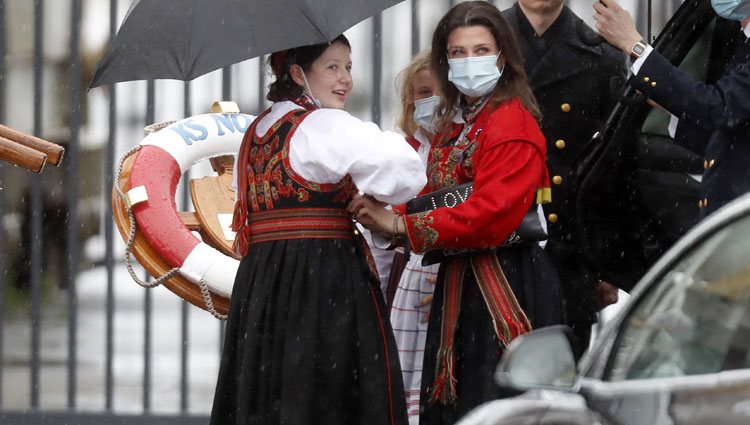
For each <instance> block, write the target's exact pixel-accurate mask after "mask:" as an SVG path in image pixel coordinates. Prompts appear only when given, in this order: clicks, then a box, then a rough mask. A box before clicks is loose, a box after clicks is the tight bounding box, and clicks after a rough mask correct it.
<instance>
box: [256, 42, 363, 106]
mask: <svg viewBox="0 0 750 425" xmlns="http://www.w3.org/2000/svg"><path fill="white" fill-rule="evenodd" d="M333 43H343V44H344V45H345V46H346V47H348V48H349V50H351V48H352V46H351V44H349V40H348V39H347V38H346V37H345V36H344V34H341V35H340V36H338V37H336V38H334V39H333V40H331V42H330V43H320V44H310V45H307V46H301V47H295V48H293V49H287V50H281V51H278V52H275V53H273V54H272V55H271V56H270V57H269V58H268V65H269V66H270V67H271V71H272V72H273V74H274V76H276V81H274V82H273V83H271V85H270V86H269V88H268V95H267V96H266V98H267V99H268V100H270V101H271V102H279V101H282V100H292V99H296V98H298V97H300V96H301V95H302V91H303V88H302V86H300V85H299V84H297V83H295V82H294V80H293V79H292V76H291V73H290V71H289V70H290V69H291V67H292V65H299V66H300V67H301V68H302V70H303V71H305V72H308V71H309V70H310V66H312V63H313V62H315V60H316V59H318V58H319V57H320V55H322V54H323V52H325V51H326V49H327V48H328V47H330V46H331V45H332V44H333Z"/></svg>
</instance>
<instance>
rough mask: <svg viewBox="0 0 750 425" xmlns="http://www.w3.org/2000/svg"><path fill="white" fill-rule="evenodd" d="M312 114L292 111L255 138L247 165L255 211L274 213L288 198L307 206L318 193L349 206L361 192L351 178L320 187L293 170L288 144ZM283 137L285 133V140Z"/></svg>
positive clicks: (249, 186)
mask: <svg viewBox="0 0 750 425" xmlns="http://www.w3.org/2000/svg"><path fill="white" fill-rule="evenodd" d="M308 114H309V111H305V110H294V111H291V112H289V113H288V114H286V115H285V116H284V118H282V119H280V120H279V121H277V122H276V123H274V124H273V126H272V128H271V129H270V130H269V131H267V132H266V133H265V134H264V135H263V136H255V137H253V139H252V145H251V147H250V156H249V160H248V164H247V175H248V199H249V200H250V206H251V208H252V211H254V212H258V211H261V210H262V209H263V208H265V209H268V210H270V209H273V208H274V203H276V202H278V201H280V200H282V199H285V198H286V199H288V198H295V199H296V200H297V201H298V202H300V203H305V202H308V201H310V199H311V198H312V197H313V196H314V195H313V194H314V193H316V192H319V193H322V192H328V193H330V195H328V196H333V203H334V204H342V205H346V204H347V203H348V202H349V201H350V200H351V199H352V198H353V197H354V194H355V193H356V192H357V188H356V187H355V185H354V183H353V182H352V180H351V177H350V176H346V177H345V178H344V179H342V181H340V182H338V183H335V184H318V183H314V182H310V181H307V180H305V179H303V178H302V177H300V176H299V175H297V174H296V173H295V172H294V170H292V167H291V164H290V163H289V143H286V142H285V140H289V139H291V137H292V135H293V134H294V131H295V130H296V129H297V127H299V124H300V123H301V122H302V120H303V119H304V117H306V116H307V115H308ZM285 126H286V130H285ZM280 133H284V140H282V138H281V137H280ZM332 192H333V193H332Z"/></svg>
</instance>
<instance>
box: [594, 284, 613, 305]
mask: <svg viewBox="0 0 750 425" xmlns="http://www.w3.org/2000/svg"><path fill="white" fill-rule="evenodd" d="M617 291H618V289H617V287H616V286H614V285H612V284H611V283H609V282H605V281H603V280H600V281H598V282H596V285H594V310H595V311H601V310H602V309H604V307H606V306H608V305H612V304H614V303H616V302H617V300H618V298H619V296H618V294H617Z"/></svg>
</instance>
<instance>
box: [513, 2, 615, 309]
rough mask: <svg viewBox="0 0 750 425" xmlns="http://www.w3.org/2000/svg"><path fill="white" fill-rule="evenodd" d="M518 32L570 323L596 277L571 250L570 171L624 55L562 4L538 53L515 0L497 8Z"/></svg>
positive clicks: (611, 92)
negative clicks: (543, 148)
mask: <svg viewBox="0 0 750 425" xmlns="http://www.w3.org/2000/svg"><path fill="white" fill-rule="evenodd" d="M503 14H504V16H505V18H506V19H507V20H508V22H509V24H510V25H511V26H512V27H514V28H515V29H516V32H517V33H518V35H519V37H518V38H519V40H518V44H519V47H520V49H521V54H522V55H523V58H524V67H525V69H526V74H527V75H528V77H529V83H530V85H531V89H532V90H533V92H534V95H535V97H536V99H537V102H538V103H539V107H540V109H541V112H542V120H541V123H540V127H541V129H542V132H543V133H544V135H545V138H546V143H547V167H548V169H549V174H550V178H551V182H552V202H551V203H549V204H545V205H544V212H545V216H546V218H547V228H548V233H549V239H548V242H547V251H548V252H549V253H550V255H551V257H552V259H553V261H554V262H555V265H556V267H557V269H558V271H559V272H560V275H561V276H560V277H561V281H562V284H563V289H565V292H566V297H568V298H569V299H570V300H575V301H569V308H568V315H569V321H570V322H573V323H575V322H589V321H592V320H593V318H594V316H593V313H594V312H593V309H592V304H593V299H592V297H593V291H592V289H593V283H595V282H596V280H597V279H596V277H595V275H594V274H593V273H591V272H589V271H588V269H587V268H586V267H585V266H584V265H583V264H582V263H583V261H582V260H580V259H579V258H578V255H577V254H576V248H575V241H574V223H575V220H574V214H575V202H576V188H575V178H574V177H575V174H574V173H575V170H576V165H577V163H578V161H579V160H580V159H581V157H582V155H583V154H584V153H585V151H586V150H587V147H588V145H589V142H590V141H591V139H592V137H593V136H594V134H595V133H597V132H598V131H599V130H600V128H601V126H602V124H603V122H604V120H605V119H606V118H607V116H608V115H609V113H610V111H611V109H612V108H613V107H614V105H615V104H616V103H617V101H618V97H619V95H620V93H621V91H622V88H623V86H624V84H625V76H626V67H625V55H623V54H622V53H620V52H619V51H618V50H616V49H615V48H614V47H612V46H611V45H609V44H607V43H606V42H604V40H603V39H602V38H601V37H600V36H599V35H598V34H597V33H595V32H594V31H593V30H592V29H591V28H589V27H588V26H587V25H586V24H585V23H584V22H583V21H582V20H581V19H580V18H579V17H578V16H576V14H575V13H573V11H571V10H570V9H569V8H568V7H567V6H565V7H564V8H563V11H562V13H561V14H560V16H559V17H558V19H557V21H556V22H555V23H554V24H553V26H552V27H550V29H549V30H548V31H554V32H553V33H552V37H555V38H554V41H552V43H551V44H550V45H549V46H548V47H547V49H546V51H544V53H543V54H542V55H538V54H537V53H536V51H535V50H534V49H533V47H532V45H531V42H532V40H529V39H528V37H527V36H525V35H524V34H525V33H526V32H527V31H525V30H524V28H522V25H523V26H527V27H528V25H529V24H528V23H527V22H526V17H525V16H524V15H523V12H522V11H521V9H520V7H519V6H518V4H517V3H516V4H515V5H514V6H513V7H511V8H509V9H507V10H505V11H504V12H503Z"/></svg>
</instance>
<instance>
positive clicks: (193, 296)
mask: <svg viewBox="0 0 750 425" xmlns="http://www.w3.org/2000/svg"><path fill="white" fill-rule="evenodd" d="M254 119H255V117H254V116H252V115H247V114H240V113H231V114H227V113H223V114H222V113H210V114H204V115H197V116H193V117H189V118H185V119H183V120H181V121H177V122H174V123H172V124H170V125H168V126H166V127H164V128H162V129H160V130H158V131H155V132H153V133H151V134H148V135H147V136H146V137H145V138H144V139H143V140H142V141H141V142H140V144H139V145H138V147H137V148H136V149H134V151H136V152H135V153H134V154H132V155H126V157H125V158H123V161H122V162H121V168H122V171H120V172H119V175H118V179H117V181H116V182H115V184H116V185H119V186H116V187H115V189H114V190H115V192H118V190H117V189H118V187H119V188H121V191H120V192H121V193H120V194H118V193H114V194H113V197H112V203H113V211H114V219H115V222H116V223H117V227H118V229H119V231H120V234H121V235H122V237H123V239H124V240H126V242H127V241H128V240H129V239H132V240H133V242H132V252H133V254H134V256H135V257H136V259H137V260H138V261H139V263H141V265H142V266H143V267H144V268H145V269H146V271H147V272H148V273H149V274H150V275H151V276H153V277H155V278H158V277H159V276H164V275H165V274H167V273H169V274H168V275H167V276H165V278H164V279H163V284H164V286H165V287H167V288H168V289H169V290H171V291H172V292H174V293H175V294H177V295H178V296H180V297H181V298H183V299H185V300H187V301H188V302H190V303H192V304H194V305H196V306H198V307H201V308H204V309H206V310H209V311H211V313H212V314H214V315H215V316H217V317H219V316H220V315H224V314H226V312H227V311H228V309H229V297H230V296H231V293H232V285H233V283H234V277H235V274H236V272H237V267H238V266H239V261H238V260H237V259H236V258H233V257H232V256H231V241H230V239H231V236H229V235H227V237H225V238H221V237H220V238H218V239H219V240H218V241H217V240H216V238H213V239H214V240H213V241H210V240H209V241H207V240H206V236H210V233H211V232H208V231H207V230H208V226H206V219H205V217H202V216H201V215H200V214H198V213H185V212H179V211H178V210H177V208H176V203H175V193H176V190H177V184H178V182H179V181H180V177H181V176H182V175H183V174H184V173H185V171H187V170H188V169H190V167H191V166H192V165H194V164H196V163H197V162H199V161H201V160H203V159H207V158H214V157H219V156H222V155H228V154H235V153H237V152H238V151H239V148H240V144H241V143H242V138H243V136H244V133H245V131H246V130H247V128H248V127H249V126H250V124H251V123H252V122H253V120H254ZM225 167H226V165H225ZM229 167H230V168H231V163H230V165H229ZM225 177H226V176H225ZM229 179H230V180H231V174H230V175H229ZM225 180H226V178H225ZM194 182H195V181H193V182H191V186H192V188H193V189H195V185H193V184H192V183H194ZM122 193H127V196H126V198H127V199H124V198H123V196H121V194H122ZM193 200H194V201H195V200H196V193H193ZM231 202H233V200H231V201H230V202H229V204H230V205H231ZM208 203H209V204H210V203H211V202H208ZM195 206H196V210H198V204H197V203H195ZM129 208H131V209H132V217H133V218H134V220H135V226H134V227H135V233H134V235H133V236H132V237H131V235H130V233H131V224H130V219H129V217H130V216H131V214H130V212H129V211H128V209H129ZM225 212H226V211H225ZM228 212H229V213H230V214H231V210H230V211H228ZM217 221H218V220H217ZM226 222H231V219H229V220H225V223H226ZM227 225H228V224H227ZM214 227H216V226H214ZM192 230H198V231H200V233H201V236H202V237H203V239H204V240H201V239H198V238H197V237H196V236H195V235H194V234H193V233H192ZM214 233H215V232H214ZM209 239H211V238H209ZM221 239H224V240H221ZM207 242H208V243H207ZM222 242H223V243H222ZM129 248H130V247H129ZM217 248H218V249H217ZM170 270H171V271H172V272H170ZM131 276H133V278H134V279H136V276H135V275H134V273H133V272H131ZM160 283H161V282H160ZM206 292H209V293H210V294H206Z"/></svg>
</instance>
